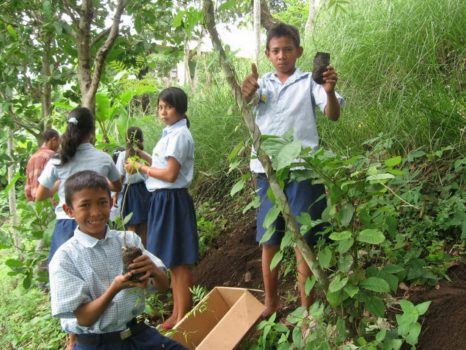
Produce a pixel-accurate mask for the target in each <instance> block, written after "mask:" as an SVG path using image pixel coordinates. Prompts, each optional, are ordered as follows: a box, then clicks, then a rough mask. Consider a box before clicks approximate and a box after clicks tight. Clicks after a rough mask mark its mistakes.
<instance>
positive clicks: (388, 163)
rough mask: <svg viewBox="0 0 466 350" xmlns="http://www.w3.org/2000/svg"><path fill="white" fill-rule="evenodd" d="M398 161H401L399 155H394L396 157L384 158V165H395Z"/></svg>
mask: <svg viewBox="0 0 466 350" xmlns="http://www.w3.org/2000/svg"><path fill="white" fill-rule="evenodd" d="M400 163H401V157H400V156H396V157H393V158H390V159H387V160H385V165H386V166H388V167H394V166H396V165H399V164H400Z"/></svg>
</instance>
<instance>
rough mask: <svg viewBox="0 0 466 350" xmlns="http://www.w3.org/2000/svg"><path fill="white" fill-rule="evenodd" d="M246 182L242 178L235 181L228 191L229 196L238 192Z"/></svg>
mask: <svg viewBox="0 0 466 350" xmlns="http://www.w3.org/2000/svg"><path fill="white" fill-rule="evenodd" d="M245 184H246V182H245V181H244V180H243V179H240V180H239V181H238V182H237V183H235V184H234V185H233V187H232V188H231V191H230V196H231V197H233V196H234V195H235V194H236V193H238V192H240V191H241V190H242V189H243V188H244V185H245Z"/></svg>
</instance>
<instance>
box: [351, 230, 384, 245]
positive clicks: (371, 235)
mask: <svg viewBox="0 0 466 350" xmlns="http://www.w3.org/2000/svg"><path fill="white" fill-rule="evenodd" d="M357 240H358V241H359V242H363V243H369V244H380V243H382V242H383V241H385V236H384V234H383V233H382V232H381V231H380V230H377V229H372V228H369V229H365V230H362V231H361V232H359V234H358V237H357Z"/></svg>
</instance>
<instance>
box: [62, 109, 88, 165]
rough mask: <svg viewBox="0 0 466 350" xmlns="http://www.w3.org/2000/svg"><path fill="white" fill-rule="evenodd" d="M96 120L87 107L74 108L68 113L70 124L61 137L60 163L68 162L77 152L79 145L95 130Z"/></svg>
mask: <svg viewBox="0 0 466 350" xmlns="http://www.w3.org/2000/svg"><path fill="white" fill-rule="evenodd" d="M94 130H95V121H94V116H93V115H92V113H91V111H90V110H89V109H87V108H85V107H78V108H75V109H73V110H72V111H71V112H70V114H69V115H68V125H67V127H66V130H65V132H64V133H63V135H62V137H61V147H60V151H59V154H58V156H59V158H60V165H65V164H66V163H68V162H69V161H70V160H71V159H72V158H73V157H74V155H75V154H76V150H77V149H78V146H79V145H80V144H81V143H82V142H83V141H84V140H86V139H87V138H89V136H90V135H91V134H92V133H93V132H94Z"/></svg>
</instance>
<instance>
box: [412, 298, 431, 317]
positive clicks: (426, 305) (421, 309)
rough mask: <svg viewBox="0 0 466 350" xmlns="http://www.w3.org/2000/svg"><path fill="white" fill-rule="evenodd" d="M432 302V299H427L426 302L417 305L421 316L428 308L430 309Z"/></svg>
mask: <svg viewBox="0 0 466 350" xmlns="http://www.w3.org/2000/svg"><path fill="white" fill-rule="evenodd" d="M431 303H432V302H431V301H426V302H423V303H421V304H417V305H416V309H417V312H418V313H419V316H422V315H424V314H425V313H426V312H427V309H429V306H430V304H431Z"/></svg>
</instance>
